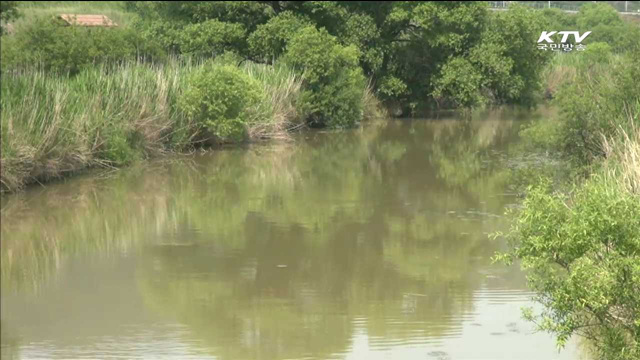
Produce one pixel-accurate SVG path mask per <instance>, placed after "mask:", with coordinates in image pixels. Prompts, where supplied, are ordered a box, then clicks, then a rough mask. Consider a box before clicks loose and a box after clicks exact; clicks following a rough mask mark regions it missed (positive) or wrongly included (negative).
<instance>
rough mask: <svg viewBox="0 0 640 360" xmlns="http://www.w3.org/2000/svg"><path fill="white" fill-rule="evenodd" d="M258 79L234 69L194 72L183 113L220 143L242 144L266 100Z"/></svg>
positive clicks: (211, 68)
mask: <svg viewBox="0 0 640 360" xmlns="http://www.w3.org/2000/svg"><path fill="white" fill-rule="evenodd" d="M260 90H262V89H261V87H260V85H259V84H258V82H257V81H256V80H255V79H252V78H251V77H249V76H248V75H247V74H245V73H243V72H242V71H241V70H240V69H238V68H237V67H235V66H232V65H221V66H217V65H214V64H212V63H208V64H205V65H203V66H202V67H201V68H200V69H197V70H196V71H194V73H193V74H191V75H190V76H189V79H188V80H187V87H186V89H185V90H184V93H183V94H182V95H181V97H180V99H179V100H178V106H179V108H180V109H181V110H182V112H183V113H184V114H185V115H186V116H187V117H189V118H191V119H193V121H194V122H196V123H197V124H199V125H200V126H202V127H203V128H206V129H207V130H208V131H210V132H211V133H212V134H213V135H214V136H215V137H216V138H218V140H219V141H228V140H233V141H241V140H243V139H245V138H246V136H247V128H246V123H247V121H248V119H250V118H252V117H254V116H265V115H264V114H256V113H254V110H255V108H256V107H257V105H258V104H259V103H260V101H261V99H262V98H263V97H264V96H265V94H263V93H262V92H261V91H260Z"/></svg>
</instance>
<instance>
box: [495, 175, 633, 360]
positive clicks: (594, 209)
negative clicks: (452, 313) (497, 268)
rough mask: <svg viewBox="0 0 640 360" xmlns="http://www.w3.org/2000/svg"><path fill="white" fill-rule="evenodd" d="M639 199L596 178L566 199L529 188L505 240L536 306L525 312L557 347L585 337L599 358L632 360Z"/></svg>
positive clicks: (509, 256)
mask: <svg viewBox="0 0 640 360" xmlns="http://www.w3.org/2000/svg"><path fill="white" fill-rule="evenodd" d="M639 229H640V201H639V199H638V196H637V194H633V193H630V192H628V191H627V190H625V188H624V187H623V186H619V184H617V183H616V182H615V181H610V180H607V178H606V177H604V176H600V175H597V176H595V177H594V178H592V179H591V180H589V181H588V182H587V183H586V184H584V185H582V186H579V187H578V188H576V189H575V190H574V195H573V196H571V197H567V196H564V195H561V194H551V193H550V192H549V186H548V183H547V184H546V185H545V186H541V187H537V188H533V189H530V191H529V194H528V196H527V199H526V200H525V202H524V206H523V208H522V210H521V211H520V212H519V213H518V214H517V217H516V220H515V223H514V224H513V225H512V228H511V231H510V233H509V234H508V236H507V239H508V242H509V244H510V245H511V249H512V250H511V252H509V253H507V254H502V255H500V256H499V257H498V258H499V259H502V260H505V261H507V262H508V263H510V262H512V261H513V260H516V259H518V260H520V261H521V264H522V268H523V269H524V270H527V272H528V276H527V278H528V281H529V285H530V287H531V288H532V289H533V290H534V291H536V292H537V293H538V295H537V297H536V299H537V301H538V302H540V303H542V304H543V305H544V310H543V311H542V313H540V314H534V313H533V312H532V311H531V310H527V311H526V312H525V315H526V317H527V318H529V319H530V320H533V321H535V322H536V323H537V324H538V326H539V328H540V329H542V330H546V331H550V332H552V333H554V334H555V335H556V336H557V340H558V344H559V345H560V346H562V345H564V344H565V343H566V341H567V340H568V339H569V338H570V337H571V336H572V335H574V334H575V335H581V336H583V337H585V338H587V339H589V340H591V342H592V345H593V346H594V347H595V349H596V350H597V352H598V357H597V358H599V359H617V360H632V359H638V357H639V356H640V321H638V319H639V317H638V316H639V314H640V231H639Z"/></svg>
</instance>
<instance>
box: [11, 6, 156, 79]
mask: <svg viewBox="0 0 640 360" xmlns="http://www.w3.org/2000/svg"><path fill="white" fill-rule="evenodd" d="M4 45H6V46H7V47H8V49H3V51H2V63H3V65H2V68H3V70H16V69H25V68H33V67H34V66H39V67H42V69H43V70H46V71H51V72H57V73H64V74H77V73H78V72H80V71H81V70H82V69H84V68H87V67H88V66H89V65H95V64H98V63H122V62H124V61H126V60H132V59H136V58H147V59H157V58H163V57H164V51H163V50H162V49H160V47H159V46H157V45H156V44H155V43H153V42H146V41H142V39H141V38H140V37H139V36H138V35H137V33H136V32H135V31H134V30H132V29H127V28H87V27H79V26H64V25H63V24H62V23H61V20H57V19H50V18H40V19H36V20H35V21H34V22H33V23H31V24H29V25H26V26H25V27H24V28H23V29H20V31H17V32H16V34H15V35H13V36H12V39H11V41H8V42H7V43H6V44H5V43H4V40H3V48H4V47H5V46H4Z"/></svg>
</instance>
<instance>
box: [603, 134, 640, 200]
mask: <svg viewBox="0 0 640 360" xmlns="http://www.w3.org/2000/svg"><path fill="white" fill-rule="evenodd" d="M602 144H603V149H604V152H605V154H606V158H607V159H606V161H605V174H606V176H607V177H608V178H609V179H610V180H611V181H612V182H615V183H617V184H618V185H620V187H621V188H622V189H624V190H625V191H627V192H628V193H630V194H633V195H636V196H640V128H635V129H633V130H631V131H630V132H626V131H625V130H624V129H620V134H619V136H617V137H616V138H606V137H603V141H602Z"/></svg>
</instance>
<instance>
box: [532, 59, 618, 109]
mask: <svg viewBox="0 0 640 360" xmlns="http://www.w3.org/2000/svg"><path fill="white" fill-rule="evenodd" d="M574 52H575V51H574ZM583 55H584V54H583V53H578V52H575V53H573V54H572V53H557V54H555V56H554V57H553V59H552V60H551V61H550V62H549V64H548V65H547V67H546V68H545V70H544V71H543V73H542V79H544V84H545V96H546V97H547V98H552V97H554V95H555V94H556V92H557V91H558V90H559V89H560V87H561V86H563V85H564V84H570V83H573V82H574V81H575V80H576V78H577V77H578V76H589V75H591V74H602V73H606V72H608V70H609V68H610V67H612V66H615V65H616V64H619V63H620V62H621V61H622V57H621V56H619V55H615V54H611V55H610V56H608V57H604V58H603V59H598V61H595V60H594V57H592V56H583ZM587 55H588V54H587Z"/></svg>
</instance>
